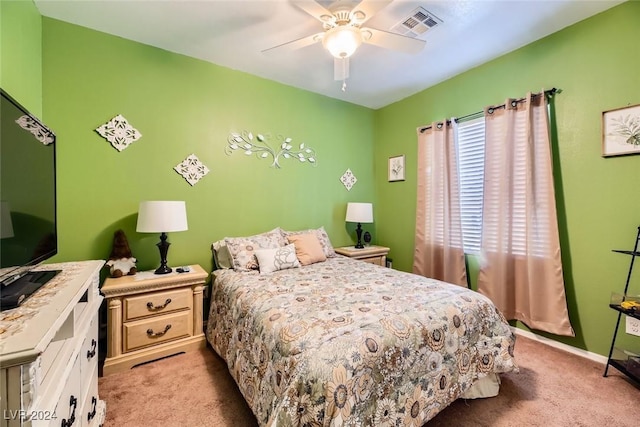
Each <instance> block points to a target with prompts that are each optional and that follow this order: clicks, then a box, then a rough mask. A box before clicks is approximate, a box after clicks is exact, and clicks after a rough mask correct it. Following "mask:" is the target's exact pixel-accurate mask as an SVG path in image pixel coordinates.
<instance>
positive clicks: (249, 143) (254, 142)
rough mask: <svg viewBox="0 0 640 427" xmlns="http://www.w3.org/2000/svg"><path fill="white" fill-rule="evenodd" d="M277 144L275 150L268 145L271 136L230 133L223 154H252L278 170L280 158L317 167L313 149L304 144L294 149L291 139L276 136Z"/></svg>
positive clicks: (245, 132)
mask: <svg viewBox="0 0 640 427" xmlns="http://www.w3.org/2000/svg"><path fill="white" fill-rule="evenodd" d="M276 139H277V140H278V144H277V147H276V148H272V147H271V145H269V140H271V136H270V135H269V134H265V135H262V134H257V135H255V136H254V135H253V134H252V133H251V132H247V131H243V132H242V133H236V132H232V133H231V134H229V137H228V138H227V146H226V147H225V153H227V155H231V154H232V153H233V152H234V151H242V152H244V154H246V155H247V156H251V155H253V154H255V155H256V157H257V158H259V159H266V158H271V159H272V160H273V161H272V162H271V167H275V168H277V169H279V168H280V167H281V166H280V158H284V159H294V160H298V161H299V162H301V163H308V164H310V165H312V166H316V165H317V159H316V152H315V150H314V149H313V148H310V147H307V146H306V145H305V144H304V143H301V144H299V145H298V147H297V148H294V146H293V145H292V142H293V141H292V139H291V138H288V137H284V136H282V135H278V136H277V137H276Z"/></svg>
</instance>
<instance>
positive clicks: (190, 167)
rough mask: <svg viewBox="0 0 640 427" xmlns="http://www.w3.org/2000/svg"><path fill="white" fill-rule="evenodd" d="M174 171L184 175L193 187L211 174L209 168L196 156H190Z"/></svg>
mask: <svg viewBox="0 0 640 427" xmlns="http://www.w3.org/2000/svg"><path fill="white" fill-rule="evenodd" d="M173 170H175V171H176V172H178V173H179V174H180V175H182V177H183V178H184V179H186V180H187V182H188V183H189V185H191V186H192V187H193V186H194V185H196V184H197V183H198V181H200V180H201V179H202V177H204V176H205V175H206V174H208V173H209V168H208V167H206V166H205V165H204V163H202V162H201V161H200V159H198V157H197V156H196V155H195V154H191V155H190V156H188V157H187V158H186V159H184V161H182V162H181V163H179V164H177V165H176V167H174V168H173Z"/></svg>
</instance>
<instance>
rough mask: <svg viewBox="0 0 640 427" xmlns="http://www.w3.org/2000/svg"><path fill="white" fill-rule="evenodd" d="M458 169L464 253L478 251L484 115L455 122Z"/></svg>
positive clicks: (480, 228)
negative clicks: (456, 124) (456, 125)
mask: <svg viewBox="0 0 640 427" xmlns="http://www.w3.org/2000/svg"><path fill="white" fill-rule="evenodd" d="M457 142H458V169H459V170H458V173H459V176H460V205H461V206H460V209H461V221H462V240H463V247H464V251H465V253H469V254H477V253H480V242H481V237H482V191H483V181H484V117H480V118H478V119H474V120H469V121H466V122H462V123H459V124H458V135H457Z"/></svg>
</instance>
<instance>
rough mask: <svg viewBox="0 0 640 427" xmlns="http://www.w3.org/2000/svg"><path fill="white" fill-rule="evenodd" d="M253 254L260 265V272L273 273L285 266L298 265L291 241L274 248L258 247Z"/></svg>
mask: <svg viewBox="0 0 640 427" xmlns="http://www.w3.org/2000/svg"><path fill="white" fill-rule="evenodd" d="M255 256H256V258H257V260H258V267H260V274H264V273H273V272H274V271H278V270H286V269H287V268H295V267H300V262H299V261H298V258H297V257H296V247H295V246H294V244H293V243H290V244H288V245H285V246H282V247H280V248H274V249H258V250H256V251H255Z"/></svg>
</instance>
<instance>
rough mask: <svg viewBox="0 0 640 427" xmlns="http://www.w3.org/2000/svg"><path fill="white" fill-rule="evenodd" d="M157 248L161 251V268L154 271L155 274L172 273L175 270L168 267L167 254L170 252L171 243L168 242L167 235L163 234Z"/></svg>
mask: <svg viewBox="0 0 640 427" xmlns="http://www.w3.org/2000/svg"><path fill="white" fill-rule="evenodd" d="M156 246H157V247H158V249H159V250H160V267H158V268H157V269H156V271H154V273H155V274H167V273H171V272H172V271H173V270H172V269H171V267H169V266H168V265H167V253H168V252H169V246H171V243H169V242H167V233H162V234H161V235H160V241H159V242H158V243H157V244H156Z"/></svg>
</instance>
